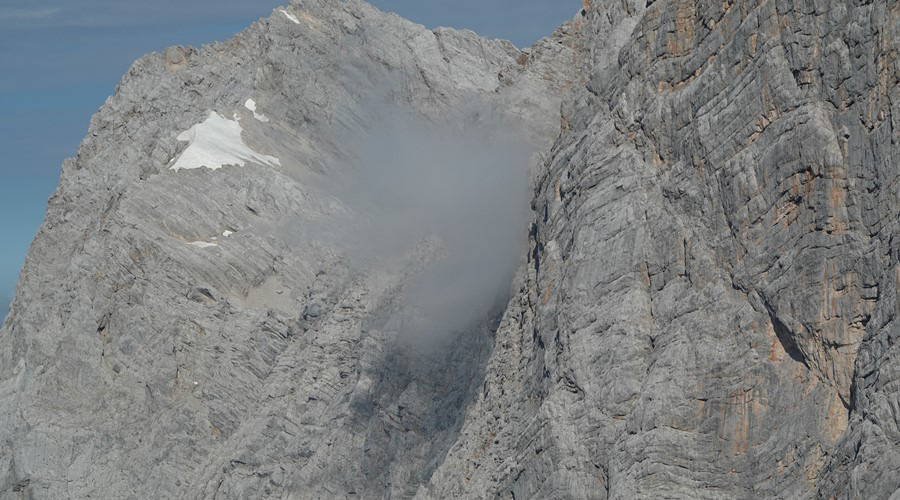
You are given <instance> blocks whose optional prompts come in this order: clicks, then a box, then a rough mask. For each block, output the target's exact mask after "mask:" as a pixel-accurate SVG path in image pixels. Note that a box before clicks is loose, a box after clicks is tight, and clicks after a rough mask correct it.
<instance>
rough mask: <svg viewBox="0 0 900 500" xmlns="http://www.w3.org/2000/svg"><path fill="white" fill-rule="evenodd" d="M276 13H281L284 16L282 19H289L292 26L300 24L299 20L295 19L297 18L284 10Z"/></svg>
mask: <svg viewBox="0 0 900 500" xmlns="http://www.w3.org/2000/svg"><path fill="white" fill-rule="evenodd" d="M278 12H281V13H282V14H284V17H286V18H288V19H290V20H291V22H292V23H294V24H300V20H299V19H297V16H295V15H293V14H291V13H290V12H288V11H286V10H284V9H279V10H278Z"/></svg>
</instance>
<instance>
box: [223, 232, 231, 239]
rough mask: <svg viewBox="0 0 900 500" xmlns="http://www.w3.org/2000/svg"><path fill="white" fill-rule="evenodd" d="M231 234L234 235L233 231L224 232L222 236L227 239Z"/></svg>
mask: <svg viewBox="0 0 900 500" xmlns="http://www.w3.org/2000/svg"><path fill="white" fill-rule="evenodd" d="M232 234H234V232H233V231H225V232H224V233H222V236H224V237H226V238H227V237H229V236H231V235H232Z"/></svg>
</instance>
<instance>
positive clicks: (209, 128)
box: [171, 111, 281, 171]
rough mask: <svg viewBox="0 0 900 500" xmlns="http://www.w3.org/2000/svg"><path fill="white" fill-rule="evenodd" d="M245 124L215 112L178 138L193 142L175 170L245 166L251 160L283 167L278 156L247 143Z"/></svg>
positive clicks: (184, 152) (182, 155)
mask: <svg viewBox="0 0 900 500" xmlns="http://www.w3.org/2000/svg"><path fill="white" fill-rule="evenodd" d="M241 131H242V129H241V124H240V123H238V122H237V121H236V120H229V119H228V118H225V117H224V116H222V115H220V114H218V113H216V112H214V111H211V112H210V113H209V118H207V119H206V120H205V121H203V122H202V123H198V124H197V125H194V126H193V127H191V128H190V129H188V130H187V131H185V132H182V133H181V134H180V135H179V136H178V140H179V141H185V142H189V143H190V144H189V145H188V147H187V149H185V150H184V151H183V152H182V153H181V156H180V157H178V160H176V161H175V164H174V165H172V167H171V169H172V170H175V171H178V170H181V169H183V168H186V169H193V168H201V167H206V168H209V169H211V170H217V169H219V168H222V167H224V166H225V165H237V166H239V167H243V166H244V165H246V164H247V162H248V161H252V162H256V163H261V164H263V165H269V166H276V165H281V161H280V160H279V159H278V158H275V157H274V156H268V155H263V154H259V153H257V152H256V151H253V150H252V149H250V147H248V146H247V145H246V144H244V140H243V139H242V138H241Z"/></svg>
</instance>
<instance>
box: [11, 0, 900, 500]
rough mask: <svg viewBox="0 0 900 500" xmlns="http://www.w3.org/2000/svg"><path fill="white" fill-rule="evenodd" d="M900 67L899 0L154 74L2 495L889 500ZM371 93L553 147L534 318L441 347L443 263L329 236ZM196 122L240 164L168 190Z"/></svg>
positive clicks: (898, 280)
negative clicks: (385, 253)
mask: <svg viewBox="0 0 900 500" xmlns="http://www.w3.org/2000/svg"><path fill="white" fill-rule="evenodd" d="M898 51H900V4H898V3H897V2H893V1H887V0H881V1H878V0H876V1H868V2H866V1H851V2H839V1H830V0H822V1H812V0H810V1H803V2H788V1H780V0H778V1H776V0H758V1H757V0H748V1H725V2H722V1H705V0H655V1H654V0H650V1H646V0H621V1H604V2H601V1H599V0H593V1H589V0H585V3H584V6H583V10H582V11H581V12H580V13H579V14H578V15H577V16H576V18H575V19H574V20H573V21H572V22H570V23H568V24H567V25H565V26H564V27H563V28H561V29H560V30H558V31H557V32H556V33H555V34H554V35H553V36H552V37H550V38H547V39H545V40H543V41H541V42H539V43H538V44H537V45H535V46H534V47H532V48H531V49H528V50H526V51H524V52H523V51H519V50H518V49H516V48H515V47H513V46H511V45H510V44H508V43H506V42H499V41H489V40H486V39H483V38H480V37H478V36H477V35H475V34H474V33H471V32H465V31H463V32H460V31H454V30H443V29H442V30H437V31H434V32H431V31H428V30H425V29H424V28H422V27H420V26H417V25H414V24H411V23H408V22H406V21H403V20H402V19H400V18H398V17H397V16H394V15H388V14H383V13H381V12H378V11H377V10H375V9H374V8H372V7H370V6H368V5H367V4H365V3H363V2H361V1H356V0H352V1H346V2H344V1H337V0H306V1H299V2H295V3H294V4H292V5H291V6H290V7H287V8H286V9H284V10H279V11H276V12H275V13H273V16H272V17H271V18H269V19H266V20H262V21H260V22H258V23H256V24H255V25H253V26H252V27H251V28H249V29H248V30H247V31H245V32H243V33H241V34H239V35H238V36H237V37H235V38H234V39H232V40H230V41H228V42H226V43H224V44H217V45H212V46H208V47H204V48H202V49H186V48H172V49H169V50H168V51H166V52H165V53H164V54H155V55H150V56H147V57H145V58H143V59H141V60H140V61H138V62H137V63H136V64H135V65H134V67H133V68H132V69H131V71H130V72H129V74H128V75H127V76H126V77H125V79H124V80H123V82H122V84H121V85H120V87H119V89H118V90H117V92H116V95H115V96H113V97H112V98H110V100H109V101H108V102H107V104H106V105H105V106H104V108H103V109H102V110H101V111H100V112H99V113H98V114H97V115H96V116H95V117H94V119H93V120H92V122H91V127H90V131H89V134H88V136H87V138H86V139H85V141H84V142H83V144H82V147H81V149H80V151H79V155H78V156H77V157H76V158H74V159H72V160H69V161H67V162H66V164H65V165H64V169H63V175H62V178H61V181H60V186H59V188H58V190H57V192H56V194H55V195H54V197H53V198H52V199H51V201H50V206H49V210H48V215H47V220H46V222H45V224H44V226H43V227H42V229H41V231H40V233H39V235H38V237H37V238H36V240H35V242H34V244H33V246H32V249H31V252H30V253H29V257H28V259H27V262H26V266H25V269H24V271H23V273H22V277H21V280H20V283H19V287H18V290H17V294H16V299H15V301H14V304H13V307H12V309H11V312H10V316H9V318H8V319H7V321H6V323H5V324H4V326H3V330H2V331H0V446H2V448H0V450H2V452H0V498H21V497H25V498H66V497H71V498H87V497H92V498H343V497H351V496H355V497H360V498H386V497H396V498H409V497H418V498H451V497H466V498H497V497H500V498H520V499H521V498H760V497H773V498H865V499H869V498H889V497H892V495H893V494H894V493H895V492H896V491H897V490H898V488H900V447H898V443H900V424H898V422H900V396H898V394H900V392H898V386H897V383H898V382H897V379H898V375H897V374H898V373H900V372H898V369H897V366H900V365H898V363H900V360H898V359H897V357H898V353H897V347H896V346H894V343H895V342H894V339H895V338H896V337H898V335H900V324H898V318H897V315H898V312H900V295H898V288H900V239H898V237H897V235H898V234H900V222H898V217H900V169H898V168H897V164H898V162H897V160H898V154H900V123H898V120H900V108H898V102H900V86H898V84H900V65H898ZM251 100H252V102H251ZM373 101H378V102H382V101H387V102H389V103H390V107H391V109H397V110H399V111H400V112H402V113H403V114H406V115H414V116H415V117H417V118H416V119H417V120H422V122H424V123H441V124H442V126H447V127H450V128H464V129H466V128H469V129H470V128H474V129H477V127H478V124H479V123H480V120H483V119H484V118H483V114H484V113H483V111H484V110H491V112H492V113H496V114H497V115H499V117H498V118H497V120H498V122H501V123H515V124H516V125H517V127H519V128H521V129H523V132H524V133H525V134H527V136H528V137H529V138H530V139H531V141H532V142H533V143H534V144H536V145H537V146H538V148H546V149H547V152H546V153H544V154H541V155H539V158H540V159H541V160H540V162H539V164H538V166H537V175H536V179H535V188H534V197H533V200H532V203H531V208H532V210H533V221H532V223H531V226H530V231H528V228H527V227H523V228H522V232H523V234H524V233H525V232H528V234H529V237H528V243H529V244H528V248H527V251H523V253H525V254H526V257H524V258H523V264H522V265H521V266H520V267H519V270H518V272H517V273H516V276H515V279H514V280H513V283H512V289H511V290H512V291H511V298H510V297H504V298H503V300H502V301H501V302H498V303H497V304H485V307H484V312H482V313H479V315H477V317H475V318H473V321H470V322H469V323H468V324H467V327H466V328H463V329H462V332H461V333H459V334H456V335H454V336H452V337H451V338H449V339H448V340H447V342H446V343H445V344H446V345H442V346H441V348H440V349H437V350H436V349H431V348H427V349H424V350H422V351H419V350H416V349H411V348H410V347H409V345H408V343H407V342H405V341H404V340H403V339H402V337H403V335H402V332H403V331H404V329H405V327H404V326H403V318H407V317H408V316H407V314H406V310H407V306H406V305H405V304H404V301H405V299H406V298H407V295H405V294H404V292H403V290H404V287H407V286H408V285H409V283H410V281H411V280H414V276H415V275H416V274H417V273H420V272H423V270H427V269H429V268H430V267H431V266H434V265H435V264H434V263H435V262H438V261H440V259H441V258H442V257H441V255H442V253H443V252H444V251H445V250H446V249H442V248H440V247H441V245H440V244H439V243H435V242H433V241H430V240H428V239H424V240H420V241H417V243H416V244H415V245H413V246H410V247H408V248H403V249H402V250H397V251H394V252H393V253H392V259H391V260H390V262H388V263H386V264H383V265H378V266H370V267H367V266H366V265H360V264H359V262H358V259H357V258H355V257H354V256H353V255H352V253H353V252H348V251H347V249H346V248H343V247H342V246H341V245H336V244H334V243H333V240H332V239H329V238H327V237H321V234H322V233H321V231H322V228H323V227H332V226H335V225H340V224H357V223H358V221H357V219H356V218H355V217H357V216H358V214H356V211H357V208H358V207H356V206H355V205H354V203H353V201H352V200H348V199H345V198H342V197H341V196H340V195H339V194H335V191H334V190H333V189H330V188H329V186H331V183H333V182H334V180H335V179H343V178H345V177H347V175H348V172H347V171H345V170H343V169H342V167H341V165H344V164H345V163H346V162H347V158H349V157H352V156H353V155H354V151H353V148H352V144H353V143H354V141H355V138H358V137H360V136H361V135H365V134H366V133H367V132H366V131H369V130H372V129H373V128H377V127H378V126H379V124H380V123H381V122H380V121H379V119H380V118H379V115H381V114H383V113H382V111H383V108H382V107H381V105H379V106H375V107H373V105H372V102H373ZM211 113H212V114H211ZM198 124H202V125H203V126H204V127H207V128H209V129H210V130H213V131H215V133H216V134H219V135H216V137H219V136H224V135H227V133H229V131H236V132H237V134H238V135H237V136H236V137H237V139H236V140H232V141H231V144H235V143H240V144H239V146H240V147H237V146H235V147H234V148H229V149H228V150H227V151H224V152H223V151H221V150H217V151H215V152H214V153H215V154H216V155H220V156H221V155H225V156H226V157H227V158H226V160H222V162H224V163H222V164H223V165H226V166H224V167H223V168H221V169H218V170H212V169H209V168H196V169H185V170H173V169H172V168H171V166H172V165H173V164H180V165H184V164H185V163H183V162H182V160H184V159H185V158H195V157H196V158H200V157H204V158H207V159H206V160H198V161H206V162H210V161H212V160H210V159H209V158H210V157H211V156H210V155H212V154H213V153H212V152H210V150H209V148H208V144H207V143H206V142H204V141H205V139H204V138H207V137H209V135H207V136H203V137H201V136H199V135H191V134H187V132H185V131H189V130H194V131H196V130H198V129H197V128H192V127H196V126H198ZM235 127H237V128H235ZM204 130H205V129H204ZM183 134H187V135H183ZM214 135H215V134H214ZM190 148H194V149H191V153H190V154H187V153H185V151H187V150H188V149H190ZM204 148H206V149H204ZM204 155H205V156H204ZM228 155H231V156H228ZM276 160H277V161H276ZM178 162H182V163H178ZM229 162H230V163H229ZM233 163H243V164H244V166H243V167H235V166H227V165H232V164H233ZM207 166H208V165H207ZM522 168H528V166H527V165H523V166H522ZM297 221H302V222H297ZM348 221H349V222H348ZM526 225H527V224H526ZM285 227H290V228H291V230H290V231H286V230H285V229H284V228H285ZM353 227H354V228H355V227H357V226H355V225H353ZM507 299H508V303H507Z"/></svg>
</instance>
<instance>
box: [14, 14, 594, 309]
mask: <svg viewBox="0 0 900 500" xmlns="http://www.w3.org/2000/svg"><path fill="white" fill-rule="evenodd" d="M287 3H288V0H215V1H214V0H189V1H184V0H154V1H152V2H148V1H146V0H78V1H77V2H73V1H72V0H37V1H36V0H3V2H2V5H0V67H2V68H3V71H2V75H3V76H2V77H0V150H2V151H4V153H5V155H4V160H3V162H2V163H0V228H2V233H0V234H2V236H0V318H3V317H5V316H6V312H7V311H6V308H7V304H8V303H9V301H10V300H11V298H12V295H13V290H14V288H15V282H16V280H17V278H18V274H19V269H20V268H21V266H22V263H23V261H24V258H25V253H26V252H27V251H28V246H29V245H30V244H31V240H32V239H33V238H34V234H35V233H36V232H37V229H38V227H39V226H40V225H41V222H42V221H43V218H44V211H45V209H46V205H47V199H48V198H49V197H50V194H51V193H52V192H53V190H54V188H55V187H56V183H57V180H58V178H59V172H60V164H61V163H62V161H63V160H64V159H65V158H67V157H69V156H73V155H74V154H75V152H76V149H77V148H78V143H79V142H80V141H81V138H82V137H83V136H84V134H85V132H86V131H87V124H88V121H89V120H90V117H91V115H92V114H93V113H94V112H95V111H96V110H97V109H98V108H99V107H100V106H101V105H102V104H103V102H104V101H105V100H106V97H107V96H109V95H110V94H111V93H112V92H113V90H114V89H115V86H116V84H117V83H118V81H119V79H120V77H121V76H122V75H123V74H124V73H125V71H126V70H127V69H128V67H129V66H130V65H131V63H132V62H133V61H134V60H135V59H137V58H138V57H140V56H141V55H143V54H146V53H148V52H153V51H160V50H162V49H164V48H165V47H168V46H170V45H200V44H203V43H208V42H212V41H215V40H224V39H226V38H228V37H230V36H231V35H233V34H235V33H237V32H238V31H240V30H241V29H243V28H245V27H246V26H247V25H249V24H250V23H251V22H253V21H254V20H256V19H258V18H260V17H265V16H268V15H269V14H271V11H272V9H274V8H275V7H278V6H280V5H284V4H287ZM371 3H373V4H374V5H376V6H377V7H379V8H381V9H382V10H388V11H393V12H396V13H398V14H400V15H402V16H404V17H406V18H408V19H411V20H413V21H416V22H419V23H422V24H424V25H426V26H428V27H437V26H452V27H457V28H469V29H472V30H475V31H477V32H479V33H481V34H483V35H486V36H490V37H494V38H506V39H509V40H511V41H512V42H513V43H515V44H516V45H518V46H520V47H525V46H528V45H530V44H531V43H533V42H534V41H536V40H537V39H539V38H540V37H542V36H546V35H549V34H550V33H552V32H553V30H554V29H555V28H556V27H557V26H558V25H560V24H561V23H562V22H563V21H565V20H567V19H570V18H571V17H574V15H575V13H576V12H577V10H578V8H579V7H580V5H581V2H580V1H579V0H453V1H449V0H375V1H372V2H371Z"/></svg>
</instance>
